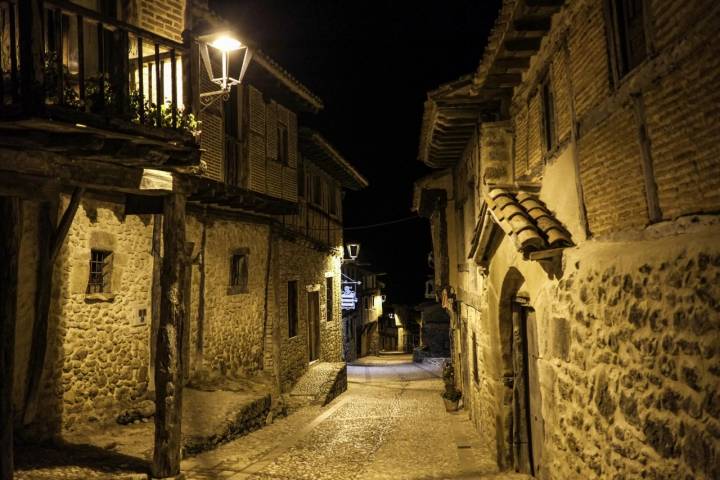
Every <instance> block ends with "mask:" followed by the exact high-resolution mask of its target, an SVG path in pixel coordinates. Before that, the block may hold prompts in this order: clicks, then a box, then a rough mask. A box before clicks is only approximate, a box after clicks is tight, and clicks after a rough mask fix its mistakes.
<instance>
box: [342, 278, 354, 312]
mask: <svg viewBox="0 0 720 480" xmlns="http://www.w3.org/2000/svg"><path fill="white" fill-rule="evenodd" d="M356 305H357V292H356V290H355V284H354V283H345V282H343V284H342V292H340V306H341V307H342V309H343V310H355V306H356Z"/></svg>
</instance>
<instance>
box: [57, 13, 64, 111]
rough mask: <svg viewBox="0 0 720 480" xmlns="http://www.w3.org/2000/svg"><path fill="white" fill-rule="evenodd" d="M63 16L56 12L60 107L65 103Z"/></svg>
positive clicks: (58, 96)
mask: <svg viewBox="0 0 720 480" xmlns="http://www.w3.org/2000/svg"><path fill="white" fill-rule="evenodd" d="M62 18H63V14H62V10H60V9H59V8H58V9H56V10H55V74H56V75H57V85H56V86H55V88H56V89H57V99H58V100H57V101H58V105H62V104H63V103H65V99H64V96H65V71H64V69H63V56H64V52H63V22H62Z"/></svg>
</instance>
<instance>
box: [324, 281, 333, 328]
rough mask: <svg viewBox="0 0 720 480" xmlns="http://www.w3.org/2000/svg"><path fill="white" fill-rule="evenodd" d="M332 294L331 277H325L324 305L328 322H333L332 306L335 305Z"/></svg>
mask: <svg viewBox="0 0 720 480" xmlns="http://www.w3.org/2000/svg"><path fill="white" fill-rule="evenodd" d="M333 292H334V290H333V277H327V278H325V303H326V307H327V308H326V313H327V321H328V322H331V321H332V320H333V313H334V312H333V306H334V305H335V295H334V294H333Z"/></svg>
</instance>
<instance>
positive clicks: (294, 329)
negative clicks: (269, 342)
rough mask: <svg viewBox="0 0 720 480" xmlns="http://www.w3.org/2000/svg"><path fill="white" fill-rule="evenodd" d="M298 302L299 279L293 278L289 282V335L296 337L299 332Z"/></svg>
mask: <svg viewBox="0 0 720 480" xmlns="http://www.w3.org/2000/svg"><path fill="white" fill-rule="evenodd" d="M297 303H298V302H297V280H292V281H290V282H288V284H287V317H288V337H295V336H297V334H298V304H297Z"/></svg>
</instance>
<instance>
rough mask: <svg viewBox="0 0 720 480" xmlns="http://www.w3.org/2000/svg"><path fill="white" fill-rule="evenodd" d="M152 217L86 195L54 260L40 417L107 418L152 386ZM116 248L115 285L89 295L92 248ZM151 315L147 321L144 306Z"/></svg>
mask: <svg viewBox="0 0 720 480" xmlns="http://www.w3.org/2000/svg"><path fill="white" fill-rule="evenodd" d="M151 240H152V220H151V216H149V215H143V216H125V215H124V214H123V208H122V205H119V204H116V203H111V202H107V201H101V200H94V199H91V198H86V199H85V200H83V201H82V203H81V205H80V207H79V208H78V211H77V214H76V216H75V220H74V222H73V224H72V226H71V227H70V231H69V233H68V237H67V239H66V241H65V243H64V245H63V248H62V250H61V252H60V254H59V257H58V261H57V264H56V266H55V278H54V286H53V298H52V303H51V312H50V319H49V322H50V323H49V324H50V327H49V335H48V353H47V357H46V370H45V376H44V384H43V391H42V394H41V405H40V408H39V410H38V415H39V417H38V418H39V419H41V420H42V419H44V420H46V421H48V422H49V426H51V428H56V427H55V426H56V425H58V424H60V423H61V425H62V427H63V428H72V427H73V426H75V425H77V424H79V423H86V422H92V421H105V420H109V419H111V418H113V417H114V416H115V415H117V413H118V410H119V409H120V408H121V407H120V406H121V405H123V404H126V403H129V402H133V401H135V400H136V399H138V398H141V397H143V396H144V395H145V394H146V392H147V388H148V365H149V354H150V315H149V312H150V286H151V282H152V255H151V252H150V247H151ZM93 248H96V249H102V250H108V251H112V268H111V272H112V273H111V277H112V279H111V289H110V292H109V293H105V294H88V293H87V284H88V278H89V268H90V267H89V265H90V250H91V249H93ZM140 309H145V310H146V311H147V312H148V314H147V316H146V317H145V321H144V322H142V321H141V320H140V316H139V310H140Z"/></svg>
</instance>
